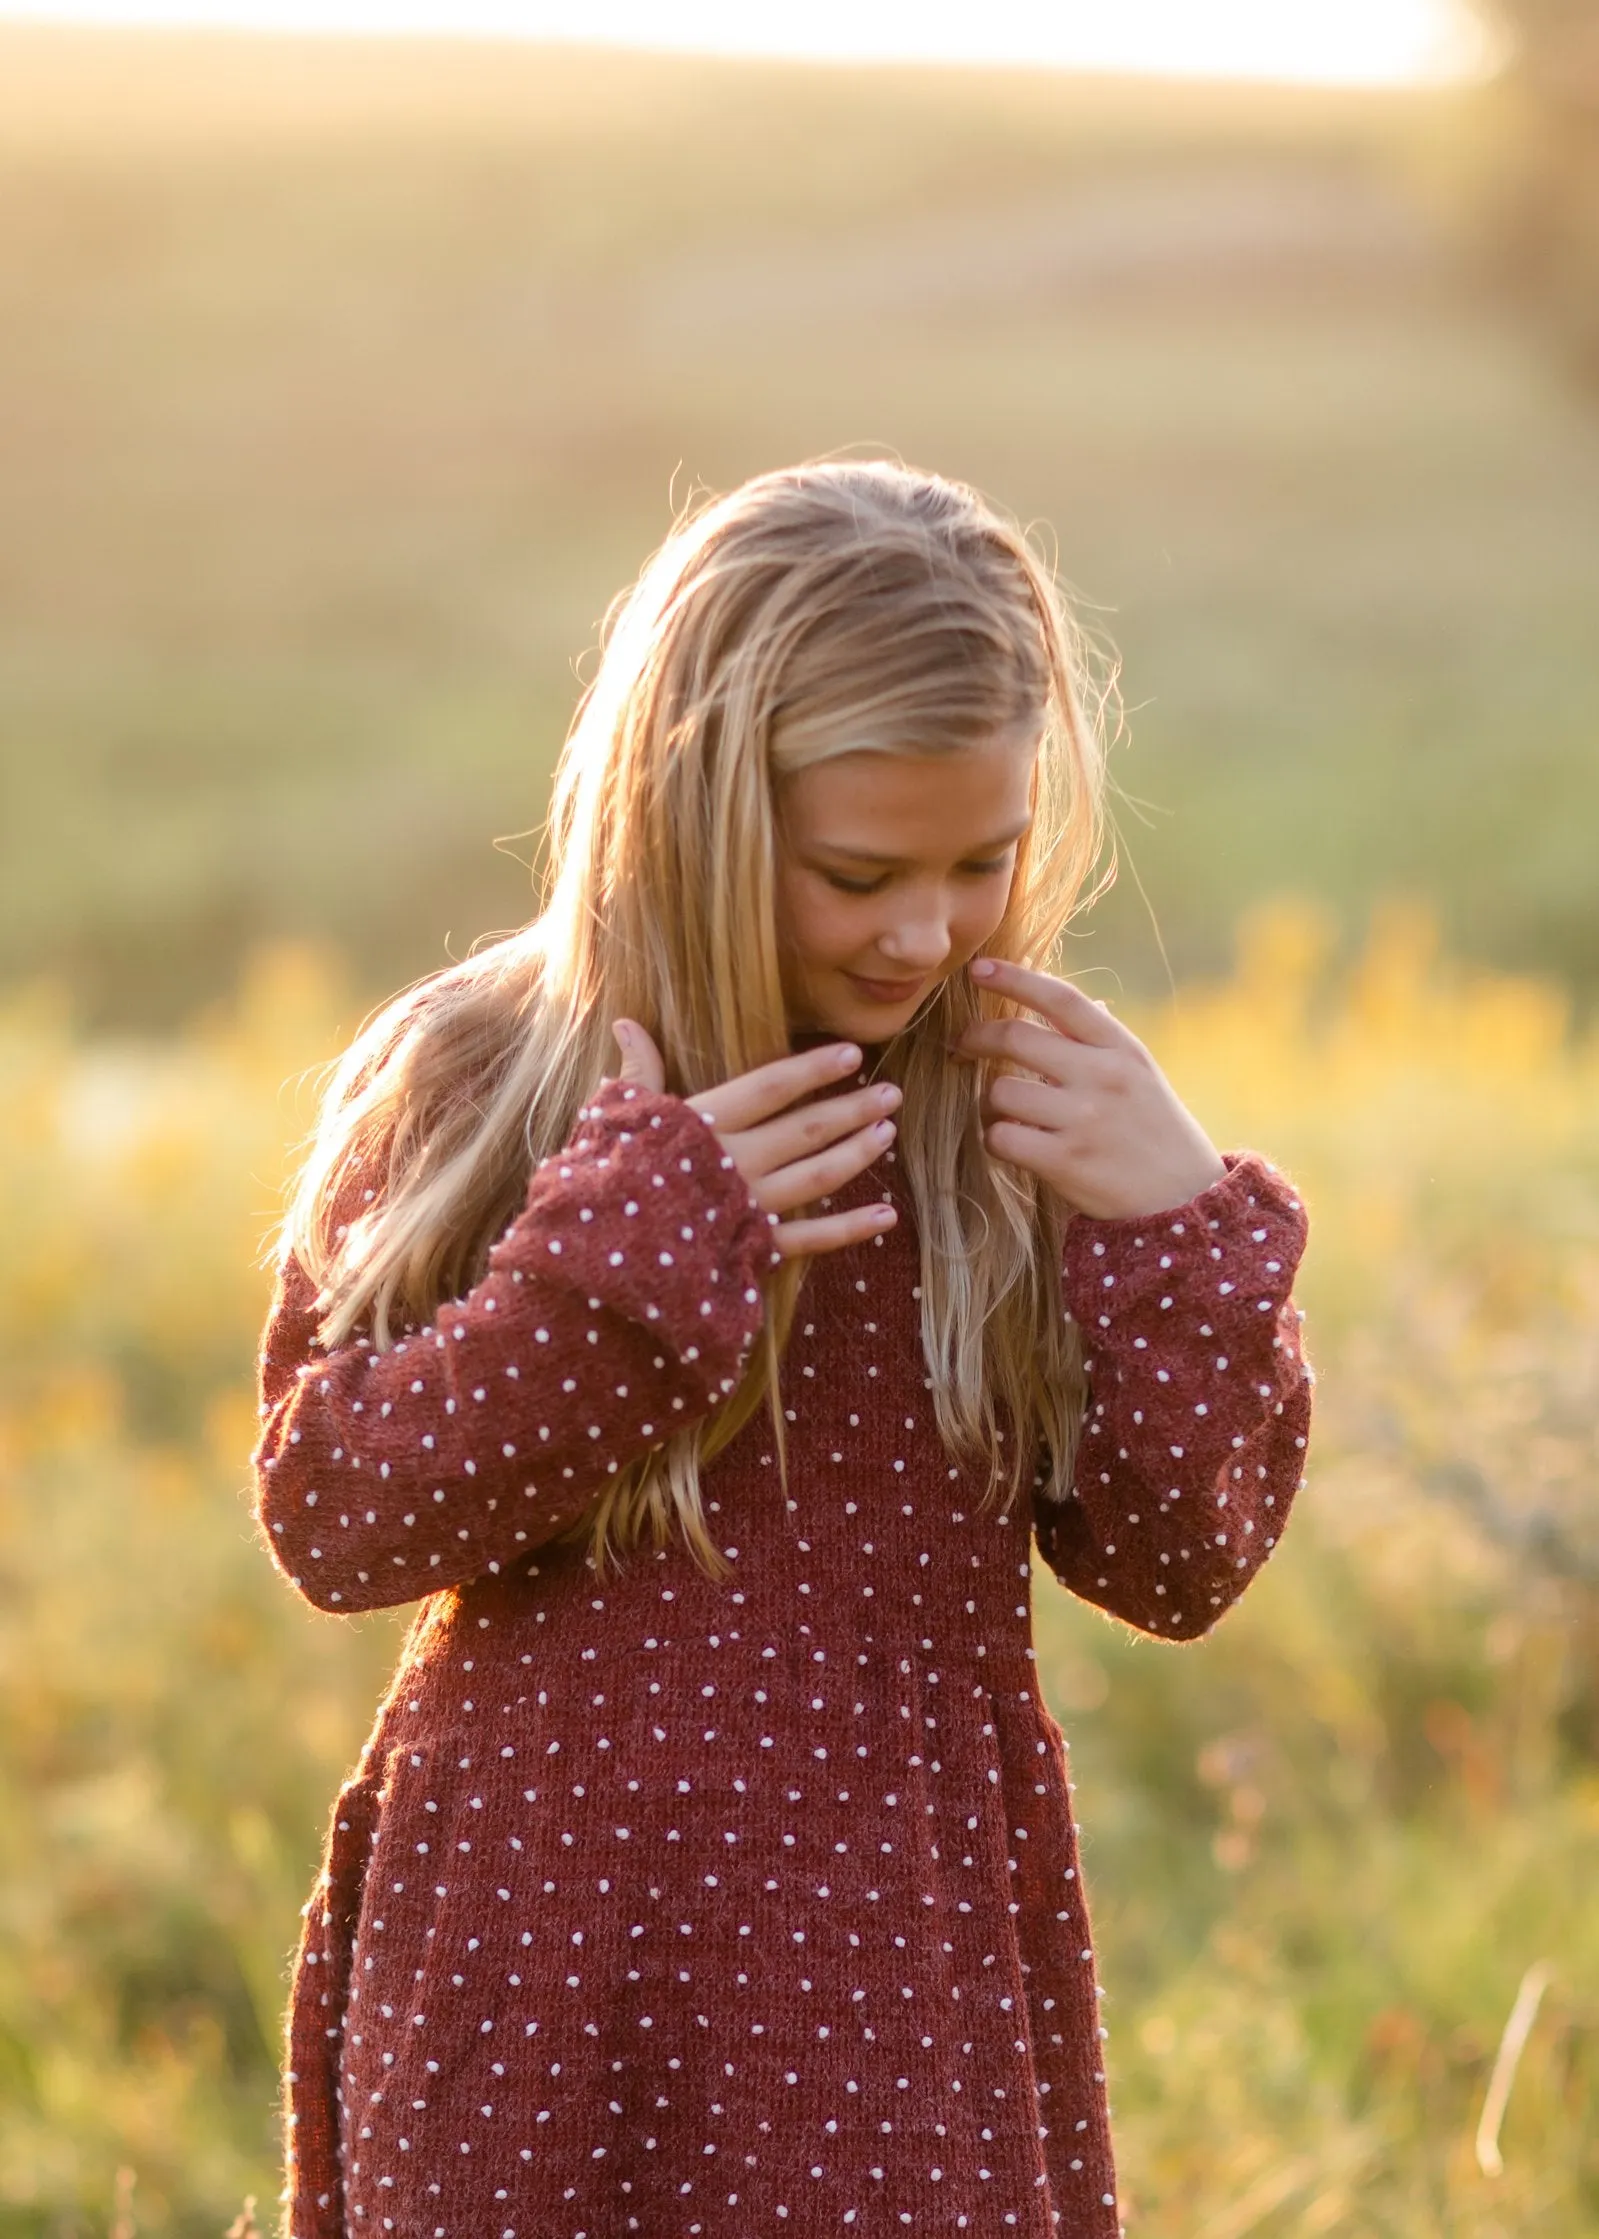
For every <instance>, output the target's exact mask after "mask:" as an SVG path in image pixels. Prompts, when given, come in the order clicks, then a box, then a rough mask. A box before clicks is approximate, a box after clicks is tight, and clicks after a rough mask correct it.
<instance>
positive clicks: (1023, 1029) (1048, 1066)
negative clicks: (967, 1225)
mask: <svg viewBox="0 0 1599 2239" xmlns="http://www.w3.org/2000/svg"><path fill="white" fill-rule="evenodd" d="M968 969H969V970H970V972H971V974H972V977H973V979H974V981H975V982H976V983H977V985H978V986H979V987H982V988H987V989H988V990H990V992H992V993H993V994H995V995H1004V996H1008V997H1010V998H1011V999H1012V1000H1013V1001H1015V1002H1018V1003H1024V1004H1025V1005H1026V1006H1027V1008H1028V1009H1029V1010H1032V1011H1037V1012H1038V1013H1040V1015H1041V1016H1042V1017H1043V1018H1045V1019H1046V1020H1047V1021H1048V1022H1049V1023H1048V1025H1047V1026H1035V1025H1034V1024H1033V1023H1032V1021H1031V1020H1029V1019H1022V1018H1003V1019H979V1020H978V1021H977V1022H976V1023H975V1024H974V1025H971V1026H968V1027H967V1028H966V1029H965V1030H964V1031H963V1032H962V1033H961V1034H960V1035H959V1036H958V1037H957V1038H956V1040H955V1041H954V1042H953V1043H951V1045H950V1052H951V1055H952V1056H955V1057H970V1058H998V1059H1000V1060H1004V1059H1007V1058H1008V1059H1009V1060H1010V1061H1011V1063H1012V1064H1014V1065H1019V1066H1023V1067H1025V1068H1026V1070H1027V1071H1028V1072H1029V1073H1036V1074H1038V1075H1040V1076H1041V1078H1039V1079H1038V1080H1020V1079H1018V1078H1017V1076H1016V1075H1015V1074H1014V1073H1007V1072H1000V1073H995V1074H994V1075H993V1077H992V1079H991V1081H990V1083H989V1089H988V1095H987V1097H986V1098H985V1100H984V1109H983V1117H984V1120H985V1122H986V1123H987V1124H985V1126H984V1129H983V1140H984V1142H985V1143H986V1144H987V1146H988V1148H989V1150H990V1151H991V1152H992V1153H993V1155H994V1156H995V1157H996V1158H1002V1159H1005V1160H1007V1161H1009V1163H1010V1164H1012V1165H1014V1166H1024V1167H1026V1168H1027V1169H1028V1171H1029V1172H1030V1173H1033V1174H1037V1175H1039V1176H1041V1177H1042V1179H1043V1180H1044V1181H1046V1182H1048V1183H1049V1184H1050V1185H1051V1187H1052V1188H1054V1189H1055V1190H1056V1191H1058V1193H1059V1194H1060V1196H1061V1197H1063V1198H1064V1199H1065V1201H1066V1203H1067V1204H1068V1205H1069V1206H1070V1207H1071V1209H1072V1210H1073V1211H1074V1212H1079V1213H1087V1214H1089V1215H1091V1216H1092V1217H1094V1218H1096V1219H1100V1220H1115V1219H1121V1218H1126V1217H1129V1216H1131V1217H1133V1218H1137V1217H1140V1216H1142V1215H1144V1214H1146V1213H1151V1214H1152V1213H1162V1212H1168V1211H1170V1210H1171V1209H1172V1208H1174V1207H1175V1206H1178V1205H1186V1204H1187V1203H1188V1201H1189V1199H1190V1198H1191V1197H1197V1196H1198V1195H1199V1193H1200V1191H1201V1190H1203V1189H1208V1188H1209V1187H1210V1185H1211V1184H1212V1183H1213V1182H1219V1181H1221V1180H1222V1179H1223V1178H1224V1177H1225V1175H1226V1172H1227V1169H1226V1167H1225V1166H1224V1165H1223V1163H1222V1159H1221V1154H1220V1153H1219V1151H1218V1150H1217V1149H1216V1146H1215V1144H1214V1143H1212V1142H1211V1140H1210V1138H1209V1136H1208V1135H1207V1134H1206V1133H1205V1131H1204V1129H1203V1128H1202V1127H1201V1126H1200V1124H1199V1122H1198V1121H1197V1120H1196V1119H1195V1118H1194V1116H1193V1114H1192V1112H1190V1111H1189V1110H1188V1109H1187V1107H1186V1106H1185V1105H1184V1104H1183V1103H1182V1102H1181V1101H1180V1100H1179V1098H1178V1096H1177V1094H1176V1092H1175V1090H1174V1089H1173V1088H1172V1085H1171V1083H1170V1082H1169V1081H1168V1080H1167V1078H1166V1076H1165V1074H1164V1073H1163V1072H1162V1071H1161V1069H1160V1067H1159V1066H1158V1065H1157V1064H1156V1063H1155V1060H1154V1059H1153V1058H1152V1057H1151V1056H1150V1054H1149V1052H1148V1050H1147V1049H1145V1047H1144V1045H1143V1043H1142V1042H1141V1041H1140V1040H1139V1039H1138V1037H1137V1035H1136V1034H1134V1033H1132V1032H1131V1031H1130V1030H1129V1029H1128V1028H1127V1027H1125V1026H1123V1025H1122V1024H1121V1023H1120V1022H1119V1021H1118V1020H1116V1019H1114V1018H1112V1017H1111V1015H1110V1013H1109V1011H1107V1010H1106V1009H1105V1008H1104V1006H1103V1004H1100V1003H1096V1002H1095V1001H1094V1000H1093V999H1092V997H1090V996H1087V995H1084V994H1083V993H1082V992H1081V990H1080V989H1078V988H1075V987H1073V986H1072V985H1071V983H1070V982H1069V981H1067V980H1059V979H1054V978H1052V977H1051V976H1050V974H1049V973H1047V972H1029V971H1026V970H1024V969H1023V967H1022V966H1021V965H1019V964H1007V963H1003V962H1002V961H1001V960H1000V959H999V958H998V957H991V956H989V957H979V958H978V959H977V960H976V961H975V962H974V963H972V964H971V965H970V966H969V967H968Z"/></svg>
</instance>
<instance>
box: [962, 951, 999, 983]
mask: <svg viewBox="0 0 1599 2239" xmlns="http://www.w3.org/2000/svg"><path fill="white" fill-rule="evenodd" d="M967 969H968V971H969V972H970V973H971V975H972V978H973V979H974V980H990V979H992V978H993V976H994V960H993V958H992V957H991V956H976V957H973V959H972V961H971V963H970V964H969V965H968V966H967Z"/></svg>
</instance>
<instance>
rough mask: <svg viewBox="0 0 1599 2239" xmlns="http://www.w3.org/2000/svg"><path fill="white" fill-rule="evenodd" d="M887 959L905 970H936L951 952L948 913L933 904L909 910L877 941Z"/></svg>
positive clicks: (886, 960) (885, 959)
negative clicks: (920, 908)
mask: <svg viewBox="0 0 1599 2239" xmlns="http://www.w3.org/2000/svg"><path fill="white" fill-rule="evenodd" d="M877 945H878V947H879V949H880V950H881V951H882V954H883V958H884V961H885V962H887V963H890V964H896V965H898V966H899V967H900V969H901V970H902V971H905V972H934V971H936V970H937V969H938V967H939V965H940V964H942V963H943V961H944V959H945V957H946V956H948V954H949V952H950V947H951V942H950V934H949V916H948V912H947V911H946V910H945V909H943V908H942V907H940V906H938V905H937V904H934V905H932V906H930V907H928V908H926V909H923V910H917V911H909V912H907V913H906V914H905V915H904V916H903V917H901V918H899V919H898V920H897V922H896V923H895V924H893V925H892V926H890V927H888V928H887V929H886V930H885V931H884V932H883V933H882V934H881V935H880V936H879V939H878V943H877Z"/></svg>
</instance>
